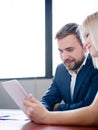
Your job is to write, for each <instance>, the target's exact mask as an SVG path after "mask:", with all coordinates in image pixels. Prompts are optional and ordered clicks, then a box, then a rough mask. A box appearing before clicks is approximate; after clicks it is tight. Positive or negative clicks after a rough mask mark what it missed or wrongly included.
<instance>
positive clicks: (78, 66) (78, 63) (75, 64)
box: [64, 56, 85, 71]
mask: <svg viewBox="0 0 98 130" xmlns="http://www.w3.org/2000/svg"><path fill="white" fill-rule="evenodd" d="M84 59H85V56H83V57H82V59H81V60H78V61H75V60H74V59H73V60H68V59H67V60H66V61H65V62H64V64H65V66H66V67H67V68H68V70H71V71H76V70H78V69H79V68H80V66H81V65H82V63H83V61H84ZM67 62H73V65H72V66H71V65H67Z"/></svg>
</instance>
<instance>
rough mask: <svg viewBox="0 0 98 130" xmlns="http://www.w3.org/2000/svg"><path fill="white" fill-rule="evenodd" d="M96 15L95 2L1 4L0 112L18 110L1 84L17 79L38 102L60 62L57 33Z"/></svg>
mask: <svg viewBox="0 0 98 130" xmlns="http://www.w3.org/2000/svg"><path fill="white" fill-rule="evenodd" d="M95 11H98V1H97V0H85V1H80V0H74V1H73V0H0V109H3V108H5V109H6V108H18V106H17V105H16V104H15V103H14V101H13V100H12V99H11V98H10V96H9V95H8V94H7V93H6V92H5V90H4V89H3V87H2V85H1V82H2V81H7V80H11V79H17V80H18V81H19V82H20V83H21V85H22V86H23V87H24V89H25V90H26V91H27V92H28V93H32V95H33V96H35V97H36V98H37V99H38V100H40V99H41V97H42V95H43V94H44V93H45V91H46V90H47V88H48V87H49V85H50V83H51V80H52V78H53V76H54V74H55V68H56V66H57V64H59V63H60V62H61V60H60V57H59V53H58V49H57V43H56V40H55V34H56V32H57V31H58V30H59V29H60V28H61V27H62V26H63V25H64V24H66V23H68V22H76V23H79V24H81V23H82V21H83V20H84V19H85V18H86V16H87V15H89V14H91V13H93V12H95Z"/></svg>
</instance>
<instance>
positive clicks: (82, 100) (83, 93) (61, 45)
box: [41, 23, 98, 111]
mask: <svg viewBox="0 0 98 130" xmlns="http://www.w3.org/2000/svg"><path fill="white" fill-rule="evenodd" d="M56 39H57V44H58V50H59V53H60V57H61V59H62V61H63V63H61V64H60V65H58V66H57V69H56V72H55V75H54V77H53V80H52V83H51V85H50V87H49V88H48V90H47V92H46V93H45V95H44V96H43V97H42V99H41V102H42V104H43V105H44V106H45V107H46V108H47V109H48V110H49V111H65V110H71V109H76V108H80V107H84V106H88V105H90V104H91V103H92V101H93V99H94V97H95V95H96V93H97V86H98V84H97V85H96V84H95V83H94V82H95V81H94V80H93V79H94V76H95V75H96V73H98V72H97V69H96V68H94V65H93V62H92V58H91V56H90V54H89V53H88V50H87V49H86V47H84V45H83V43H82V41H81V36H80V33H79V30H78V25H77V24H76V23H68V24H66V25H65V26H63V27H62V28H61V29H60V30H59V31H58V32H57V34H56ZM62 101H63V102H62Z"/></svg>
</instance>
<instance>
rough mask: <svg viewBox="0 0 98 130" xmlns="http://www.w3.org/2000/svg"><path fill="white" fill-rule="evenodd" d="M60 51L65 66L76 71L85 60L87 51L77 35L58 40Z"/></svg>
mask: <svg viewBox="0 0 98 130" xmlns="http://www.w3.org/2000/svg"><path fill="white" fill-rule="evenodd" d="M58 50H59V52H60V57H61V59H62V61H63V63H64V64H65V66H66V67H67V68H68V69H69V70H72V71H76V70H77V69H78V68H79V67H80V66H81V64H82V63H83V61H84V59H85V53H84V52H85V50H84V48H83V47H82V46H81V45H80V43H79V41H78V39H77V38H76V36H75V35H68V36H66V37H64V38H63V39H59V40H58Z"/></svg>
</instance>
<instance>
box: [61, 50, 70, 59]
mask: <svg viewBox="0 0 98 130" xmlns="http://www.w3.org/2000/svg"><path fill="white" fill-rule="evenodd" d="M68 58H69V54H68V53H67V52H65V51H63V53H62V60H63V61H65V60H66V59H68Z"/></svg>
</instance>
